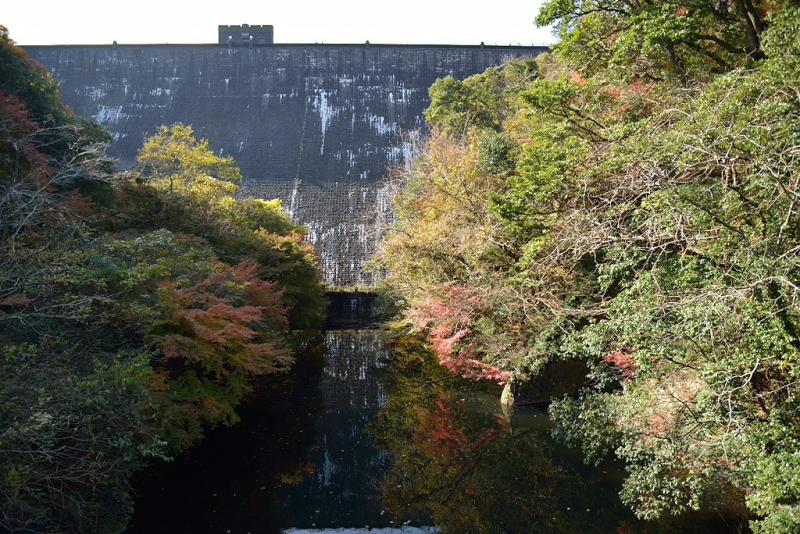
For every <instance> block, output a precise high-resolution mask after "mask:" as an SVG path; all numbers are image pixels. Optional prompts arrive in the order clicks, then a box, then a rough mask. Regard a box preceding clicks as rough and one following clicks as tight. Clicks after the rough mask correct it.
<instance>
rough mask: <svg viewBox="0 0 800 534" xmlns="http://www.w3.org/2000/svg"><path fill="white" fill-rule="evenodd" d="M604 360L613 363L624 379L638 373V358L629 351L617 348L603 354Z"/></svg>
mask: <svg viewBox="0 0 800 534" xmlns="http://www.w3.org/2000/svg"><path fill="white" fill-rule="evenodd" d="M603 362H605V363H607V364H609V365H613V366H614V367H615V368H616V369H617V370H618V371H619V373H620V375H621V376H622V378H623V379H628V378H631V377H633V375H634V374H635V373H636V360H634V359H633V355H632V354H631V353H629V352H623V351H621V350H617V351H614V352H611V353H609V354H606V355H605V356H603Z"/></svg>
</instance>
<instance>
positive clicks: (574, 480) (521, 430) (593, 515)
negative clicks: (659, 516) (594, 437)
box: [372, 340, 633, 533]
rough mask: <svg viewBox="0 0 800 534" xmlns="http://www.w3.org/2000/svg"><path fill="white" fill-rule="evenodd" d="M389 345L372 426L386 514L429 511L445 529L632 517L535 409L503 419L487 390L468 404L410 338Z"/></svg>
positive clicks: (559, 528) (601, 522)
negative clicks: (380, 452)
mask: <svg viewBox="0 0 800 534" xmlns="http://www.w3.org/2000/svg"><path fill="white" fill-rule="evenodd" d="M395 348H396V350H395V354H394V358H393V362H392V366H391V368H390V369H389V372H388V373H387V374H386V375H385V377H384V382H385V383H386V387H387V390H388V393H389V398H388V402H387V404H386V405H385V407H384V408H383V409H382V411H381V413H380V415H379V416H378V418H377V420H376V422H375V424H374V425H373V427H372V431H373V432H374V434H375V435H376V438H377V441H378V444H379V445H380V446H382V447H385V448H386V449H388V450H389V451H391V453H392V456H393V458H394V464H393V466H392V468H391V470H390V472H389V474H388V475H387V477H386V479H385V481H384V484H383V491H384V499H385V503H386V506H387V508H388V509H389V510H390V511H391V512H392V513H393V514H394V515H395V516H396V517H398V518H403V519H405V518H407V517H420V516H425V515H430V516H432V519H433V521H434V522H435V523H436V525H437V526H439V527H440V528H442V530H443V531H444V532H445V533H451V532H452V533H471V532H476V533H478V532H479V533H494V532H497V533H500V532H615V531H620V532H624V531H626V529H627V525H628V524H629V523H633V521H631V516H630V515H629V513H627V512H626V511H625V510H624V509H623V508H622V505H621V504H619V501H618V499H617V495H616V493H617V491H618V486H617V484H616V482H615V481H614V480H611V479H610V478H609V477H608V475H605V474H604V473H603V472H602V471H600V470H594V471H592V470H587V469H584V468H582V467H581V465H580V464H579V463H577V462H575V461H573V459H572V458H570V457H569V455H568V454H565V451H563V449H562V447H560V446H559V445H558V444H557V443H554V442H553V441H552V439H551V438H550V433H549V428H548V426H547V424H546V423H545V421H544V417H543V416H541V415H538V416H537V415H535V414H529V415H528V416H527V417H525V416H524V414H523V415H521V416H520V417H519V418H515V419H514V421H513V425H512V424H511V422H510V421H509V420H508V419H506V418H505V417H504V416H503V415H502V414H501V413H500V406H499V404H495V403H496V396H493V397H488V396H485V397H484V398H483V400H484V402H476V398H475V397H476V391H475V390H476V389H477V388H476V386H474V385H471V386H469V387H468V386H467V385H465V384H464V383H463V382H461V381H459V380H457V379H455V378H452V377H450V376H448V375H447V374H446V372H445V371H444V370H442V369H441V368H440V367H439V366H438V364H437V363H435V361H434V359H432V358H431V357H430V356H429V355H428V354H427V353H426V352H425V351H424V350H423V349H422V348H421V347H420V346H419V345H417V344H415V343H414V342H413V341H409V340H402V341H398V342H397V345H396V347H395ZM487 407H488V408H490V409H488V410H487ZM493 411H494V412H495V413H493Z"/></svg>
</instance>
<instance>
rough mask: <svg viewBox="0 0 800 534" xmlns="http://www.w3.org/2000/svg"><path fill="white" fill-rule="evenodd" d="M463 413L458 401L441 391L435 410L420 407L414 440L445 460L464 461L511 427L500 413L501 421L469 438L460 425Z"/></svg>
mask: <svg viewBox="0 0 800 534" xmlns="http://www.w3.org/2000/svg"><path fill="white" fill-rule="evenodd" d="M463 418H464V415H463V413H461V411H460V410H459V409H458V408H457V407H456V406H455V403H454V402H453V401H452V400H451V399H448V398H447V397H445V395H444V394H443V393H442V394H439V399H438V401H437V402H436V407H435V408H434V410H433V411H432V412H426V411H423V410H422V409H420V410H419V426H418V427H417V429H416V431H415V433H414V441H415V442H416V443H417V444H418V445H419V446H420V448H421V449H422V450H424V451H425V452H426V453H427V454H429V455H431V456H434V457H439V458H442V459H444V460H453V461H461V460H464V459H467V458H469V457H471V456H473V455H474V454H475V453H476V452H478V451H479V450H480V449H481V448H482V447H484V446H485V445H486V444H487V443H489V442H491V441H494V440H495V439H497V438H498V437H499V436H500V435H501V434H502V433H503V432H504V431H506V430H507V429H508V420H507V419H505V418H503V417H502V416H499V417H498V425H497V426H496V427H494V428H491V429H489V430H487V431H485V432H484V433H483V434H481V435H480V436H478V437H477V438H476V439H474V440H470V438H469V437H468V436H467V433H466V432H465V431H464V429H463V428H462V425H461V421H462V420H463Z"/></svg>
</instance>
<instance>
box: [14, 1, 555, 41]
mask: <svg viewBox="0 0 800 534" xmlns="http://www.w3.org/2000/svg"><path fill="white" fill-rule="evenodd" d="M543 1H544V0H488V1H484V2H477V1H476V2H470V1H469V0H466V1H465V0H393V1H387V0H331V1H324V0H313V1H311V0H281V1H277V0H263V1H253V0H218V1H213V2H212V1H209V0H193V1H190V0H128V1H125V2H120V1H119V0H28V1H26V2H17V1H11V0H0V24H2V25H4V26H6V27H7V28H8V29H9V32H10V35H11V38H12V39H14V41H16V42H17V43H18V44H21V45H33V44H110V43H111V42H112V41H115V40H116V41H117V42H118V43H120V44H127V43H131V44H138V43H214V42H216V41H217V25H218V24H242V23H247V24H272V25H273V26H275V42H276V43H363V42H364V41H367V40H368V41H370V42H371V43H409V44H411V43H435V44H478V43H480V42H485V43H486V44H510V43H512V44H518V43H519V44H525V45H530V44H552V43H553V42H554V37H553V35H552V31H551V30H550V29H549V28H537V27H536V25H535V23H534V19H535V17H536V13H537V12H538V10H539V7H540V5H541V4H542V3H543Z"/></svg>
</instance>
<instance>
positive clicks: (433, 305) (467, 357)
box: [412, 287, 511, 384]
mask: <svg viewBox="0 0 800 534" xmlns="http://www.w3.org/2000/svg"><path fill="white" fill-rule="evenodd" d="M480 312H481V298H480V296H479V295H476V294H475V293H474V292H472V291H471V290H470V289H469V288H466V287H451V288H449V289H448V291H447V300H446V301H445V300H441V299H437V298H431V299H429V300H428V301H427V302H426V303H424V304H423V305H422V306H420V307H418V308H417V309H416V310H414V313H413V316H412V320H413V322H414V325H415V326H416V327H417V328H428V329H429V330H428V340H429V341H430V343H431V346H432V348H433V351H434V353H435V354H436V356H437V357H438V358H439V363H441V364H442V366H444V367H445V368H447V369H448V370H449V371H450V372H452V373H455V374H458V375H461V376H463V377H465V378H469V379H473V380H491V381H494V382H498V383H501V384H503V383H505V382H506V381H507V380H508V379H509V377H510V376H511V375H510V373H509V372H508V371H503V370H501V369H498V368H497V367H494V366H492V365H489V364H487V363H485V362H483V361H481V360H480V358H479V355H478V350H477V348H476V346H475V343H474V342H473V341H471V340H470V339H469V336H470V334H471V333H472V329H471V325H472V323H473V321H474V320H475V318H476V317H478V316H479V315H480Z"/></svg>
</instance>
